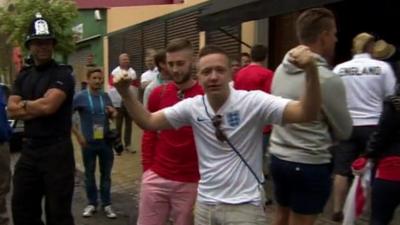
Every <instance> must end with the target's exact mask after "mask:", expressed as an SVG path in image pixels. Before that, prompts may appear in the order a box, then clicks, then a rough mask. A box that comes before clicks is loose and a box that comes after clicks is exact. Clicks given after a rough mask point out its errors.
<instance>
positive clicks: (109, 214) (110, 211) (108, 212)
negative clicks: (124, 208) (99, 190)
mask: <svg viewBox="0 0 400 225" xmlns="http://www.w3.org/2000/svg"><path fill="white" fill-rule="evenodd" d="M104 213H105V214H106V216H107V218H109V219H115V218H117V214H115V212H114V210H113V209H112V208H111V206H110V205H108V206H105V207H104Z"/></svg>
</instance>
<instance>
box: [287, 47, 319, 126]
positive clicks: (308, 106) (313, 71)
mask: <svg viewBox="0 0 400 225" xmlns="http://www.w3.org/2000/svg"><path fill="white" fill-rule="evenodd" d="M289 54H290V56H291V58H290V59H289V60H290V62H291V63H293V64H294V65H296V66H297V67H299V68H301V69H303V70H304V71H305V73H306V87H305V93H304V94H303V96H302V97H301V98H300V100H299V101H291V102H289V103H288V105H287V106H286V108H285V110H284V112H283V122H284V123H303V122H311V121H313V120H316V119H317V117H318V114H319V112H320V109H321V90H320V84H319V77H318V70H317V67H316V65H315V58H314V53H312V52H311V51H310V49H309V48H308V47H306V46H304V45H300V46H297V47H295V48H294V49H292V50H290V52H289Z"/></svg>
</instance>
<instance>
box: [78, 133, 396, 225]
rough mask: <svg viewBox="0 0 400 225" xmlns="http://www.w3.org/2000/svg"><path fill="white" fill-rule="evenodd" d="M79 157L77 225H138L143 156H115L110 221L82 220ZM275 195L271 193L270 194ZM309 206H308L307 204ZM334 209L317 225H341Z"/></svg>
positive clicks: (269, 214) (137, 142)
mask: <svg viewBox="0 0 400 225" xmlns="http://www.w3.org/2000/svg"><path fill="white" fill-rule="evenodd" d="M140 135H141V133H140V130H139V129H138V128H137V127H136V128H134V134H133V142H134V143H135V146H134V147H135V149H137V150H139V147H140V138H139V137H140ZM75 149H76V150H75V156H76V165H77V166H76V167H77V176H76V177H77V179H76V182H75V183H76V186H75V195H74V202H73V213H74V216H75V222H76V225H106V224H107V225H134V224H136V219H137V211H138V207H137V202H138V191H139V185H140V176H141V173H142V172H141V168H140V152H139V151H138V152H137V153H136V154H132V153H128V152H124V154H122V155H121V156H115V161H114V168H113V172H112V182H113V186H112V201H113V207H114V209H115V211H116V213H117V214H118V218H117V219H114V220H110V219H108V218H106V217H105V215H104V214H103V212H102V211H99V212H98V213H97V214H95V215H94V216H93V217H91V218H83V217H82V216H81V213H82V209H83V208H84V207H85V205H86V197H85V193H84V183H83V174H82V171H83V166H82V159H81V154H80V150H79V148H75ZM269 194H271V193H269ZM304 204H307V203H304ZM330 205H331V203H328V205H327V207H326V210H325V211H326V212H325V213H324V214H323V215H321V216H320V218H319V220H318V222H317V223H316V225H337V224H339V223H334V222H332V221H330V220H329V219H328V218H329V216H328V215H330V211H331V210H330ZM273 212H274V206H273V205H272V206H269V207H267V217H268V218H267V219H268V220H267V221H268V224H266V225H269V224H272V221H273ZM399 217H400V212H398V213H397V219H396V222H394V223H393V224H392V225H398V224H400V219H399ZM366 218H367V215H365V216H364V217H363V218H361V220H360V221H359V222H358V223H357V224H356V225H367V224H368V222H367V219H366Z"/></svg>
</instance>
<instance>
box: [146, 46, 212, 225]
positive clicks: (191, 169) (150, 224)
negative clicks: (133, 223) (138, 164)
mask: <svg viewBox="0 0 400 225" xmlns="http://www.w3.org/2000/svg"><path fill="white" fill-rule="evenodd" d="M166 62H167V66H168V70H169V72H170V75H171V78H172V79H173V81H174V82H170V83H167V84H162V85H160V86H158V87H157V88H155V89H154V90H153V91H152V92H151V94H150V96H149V100H148V109H149V111H150V112H156V111H158V110H160V109H163V108H165V107H168V106H172V105H174V104H176V103H178V102H179V101H181V100H182V99H185V98H190V97H194V96H196V95H203V94H204V92H203V89H202V88H201V86H200V85H199V84H198V82H197V81H196V80H194V79H193V78H194V76H193V75H192V72H191V71H192V65H193V49H192V45H191V43H190V42H189V41H188V40H186V39H175V40H173V41H171V42H170V43H169V44H168V46H167V49H166ZM142 165H143V171H144V173H143V177H142V184H141V192H140V204H139V218H138V224H140V225H164V224H166V222H167V220H168V219H169V218H171V219H172V220H173V223H174V224H175V225H193V207H194V203H195V201H196V196H197V184H198V181H199V179H200V176H199V169H198V162H197V154H196V148H195V143H194V137H193V131H192V128H191V127H190V126H187V127H182V128H180V129H178V130H175V129H169V130H162V131H158V132H154V131H145V132H144V134H143V138H142Z"/></svg>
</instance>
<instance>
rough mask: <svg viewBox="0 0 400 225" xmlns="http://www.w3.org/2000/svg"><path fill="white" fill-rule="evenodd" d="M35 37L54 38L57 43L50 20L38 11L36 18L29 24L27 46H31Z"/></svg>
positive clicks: (42, 38)
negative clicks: (30, 43)
mask: <svg viewBox="0 0 400 225" xmlns="http://www.w3.org/2000/svg"><path fill="white" fill-rule="evenodd" d="M35 39H41V40H53V41H54V44H56V43H57V40H56V38H55V36H54V33H53V32H52V30H51V27H50V25H49V22H47V20H45V19H44V18H43V17H42V15H41V14H40V13H36V15H35V19H34V20H33V21H32V23H31V24H30V26H29V29H28V35H27V36H26V40H25V47H26V48H29V42H30V41H32V40H35Z"/></svg>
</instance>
